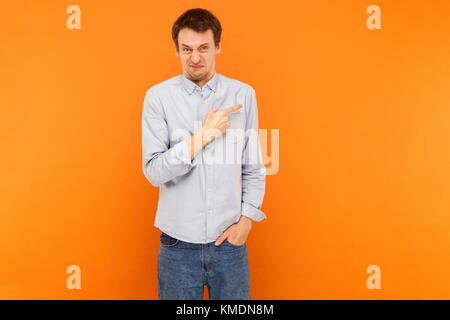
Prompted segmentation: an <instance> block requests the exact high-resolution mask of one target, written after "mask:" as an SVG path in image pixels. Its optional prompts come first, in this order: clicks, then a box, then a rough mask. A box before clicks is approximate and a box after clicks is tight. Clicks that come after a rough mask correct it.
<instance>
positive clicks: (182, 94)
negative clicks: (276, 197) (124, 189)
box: [142, 72, 266, 243]
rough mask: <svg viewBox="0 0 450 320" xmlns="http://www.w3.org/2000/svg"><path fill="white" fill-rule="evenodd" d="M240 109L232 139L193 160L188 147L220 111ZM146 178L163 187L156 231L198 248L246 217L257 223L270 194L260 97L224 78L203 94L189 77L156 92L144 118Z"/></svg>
mask: <svg viewBox="0 0 450 320" xmlns="http://www.w3.org/2000/svg"><path fill="white" fill-rule="evenodd" d="M237 104H242V108H240V109H239V110H237V111H234V112H232V113H230V114H229V115H228V118H229V125H230V126H229V128H228V129H227V131H226V133H225V134H223V135H221V136H219V137H217V138H215V139H214V140H212V142H210V143H209V144H207V145H206V146H205V147H204V148H203V149H202V150H201V151H200V152H199V153H198V154H197V155H196V156H195V157H194V159H193V160H192V161H191V157H190V154H189V149H188V146H187V143H186V140H188V139H189V138H190V137H191V136H192V135H193V134H194V133H195V132H196V131H197V130H198V129H200V127H201V126H202V124H203V122H204V120H205V118H206V115H207V113H208V112H209V111H210V110H211V109H212V108H213V107H217V108H219V109H225V108H228V107H231V106H234V105H237ZM142 156H143V171H144V175H145V177H146V178H147V180H148V181H149V182H150V183H151V184H152V185H153V186H155V187H159V188H160V189H159V200H158V208H157V212H156V217H155V223H154V225H155V227H157V228H158V229H160V230H161V231H163V232H164V233H166V234H168V235H170V236H172V237H174V238H177V239H180V240H182V241H186V242H191V243H209V242H213V241H216V240H217V238H218V237H219V236H220V235H221V234H222V233H223V232H224V231H225V230H226V229H227V228H228V227H229V226H231V225H232V224H234V223H236V222H238V221H239V219H240V217H241V214H242V215H244V216H246V217H249V218H250V219H252V220H253V221H261V220H262V219H264V218H266V215H265V214H264V213H263V212H262V211H261V210H260V208H261V205H262V201H263V198H264V192H265V178H266V168H265V166H264V164H263V161H262V156H261V146H260V142H259V136H258V109H257V104H256V94H255V90H254V89H253V88H252V87H251V86H250V85H248V84H245V83H243V82H241V81H238V80H235V79H231V78H228V77H225V76H223V75H221V74H218V73H217V72H216V73H215V74H214V76H213V78H211V79H210V80H209V81H208V82H207V83H206V84H205V85H204V86H203V88H200V87H199V86H198V85H196V84H195V83H194V82H192V81H190V80H189V79H187V78H186V77H185V76H184V74H181V75H178V76H175V77H173V78H170V79H168V80H166V81H163V82H161V83H158V84H156V85H154V86H153V87H151V88H150V89H148V91H147V93H146V95H145V100H144V106H143V111H142Z"/></svg>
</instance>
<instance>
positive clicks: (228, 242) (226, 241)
mask: <svg viewBox="0 0 450 320" xmlns="http://www.w3.org/2000/svg"><path fill="white" fill-rule="evenodd" d="M224 243H227V244H229V245H230V246H232V247H234V248H241V247H243V246H244V245H245V242H244V243H243V244H241V245H240V246H237V245H234V244H232V243H231V242H230V241H228V239H225V241H224Z"/></svg>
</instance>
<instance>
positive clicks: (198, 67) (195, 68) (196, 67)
mask: <svg viewBox="0 0 450 320" xmlns="http://www.w3.org/2000/svg"><path fill="white" fill-rule="evenodd" d="M191 68H192V69H194V70H198V69H201V68H203V66H191Z"/></svg>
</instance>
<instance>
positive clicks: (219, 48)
mask: <svg viewBox="0 0 450 320" xmlns="http://www.w3.org/2000/svg"><path fill="white" fill-rule="evenodd" d="M221 49H222V45H221V44H220V42H219V45H218V46H217V47H216V53H220V51H221Z"/></svg>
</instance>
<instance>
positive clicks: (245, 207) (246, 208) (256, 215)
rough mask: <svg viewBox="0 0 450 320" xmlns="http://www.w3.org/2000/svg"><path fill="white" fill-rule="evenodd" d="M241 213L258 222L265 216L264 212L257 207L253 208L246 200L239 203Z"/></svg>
mask: <svg viewBox="0 0 450 320" xmlns="http://www.w3.org/2000/svg"><path fill="white" fill-rule="evenodd" d="M241 214H242V215H243V216H246V217H247V218H250V219H252V220H253V221H256V222H259V221H261V220H263V219H265V218H267V217H266V215H265V214H264V212H262V211H261V210H259V209H258V208H255V207H254V206H252V205H250V204H248V203H247V202H242V205H241Z"/></svg>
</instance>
